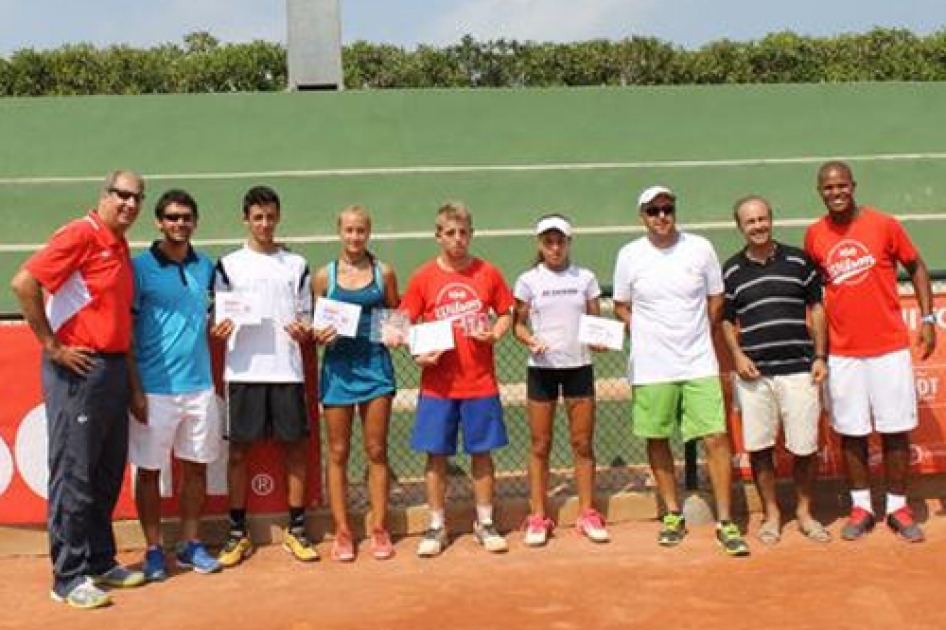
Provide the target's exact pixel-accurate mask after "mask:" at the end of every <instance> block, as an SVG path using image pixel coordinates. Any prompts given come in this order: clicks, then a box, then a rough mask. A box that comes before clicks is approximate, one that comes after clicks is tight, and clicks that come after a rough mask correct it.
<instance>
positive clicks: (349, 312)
mask: <svg viewBox="0 0 946 630" xmlns="http://www.w3.org/2000/svg"><path fill="white" fill-rule="evenodd" d="M359 317H361V306H360V305H359V304H350V303H348V302H340V301H338V300H333V299H331V298H327V297H320V298H319V299H318V300H317V301H316V303H315V312H314V313H313V314H312V327H313V328H315V329H316V330H323V329H325V328H328V327H329V326H332V327H334V328H335V332H336V333H338V335H339V336H340V337H354V336H356V335H357V334H358V318H359Z"/></svg>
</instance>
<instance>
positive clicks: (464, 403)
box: [411, 395, 509, 455]
mask: <svg viewBox="0 0 946 630" xmlns="http://www.w3.org/2000/svg"><path fill="white" fill-rule="evenodd" d="M461 425H462V427H463V450H464V451H465V452H466V453H469V454H471V455H478V454H480V453H488V452H490V451H492V450H495V449H497V448H501V447H503V446H506V445H507V444H509V438H508V437H507V436H506V425H505V423H504V422H503V405H502V403H501V402H499V396H487V397H485V398H435V397H433V396H423V395H422V396H420V398H419V399H418V401H417V421H416V422H415V423H414V431H413V432H412V433H411V448H412V449H414V450H415V451H421V452H424V453H431V454H433V455H456V454H457V433H458V429H459V428H460V426H461Z"/></svg>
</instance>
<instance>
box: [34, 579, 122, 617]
mask: <svg viewBox="0 0 946 630" xmlns="http://www.w3.org/2000/svg"><path fill="white" fill-rule="evenodd" d="M49 596H50V597H52V598H53V600H54V601H57V602H61V603H64V604H68V605H70V606H72V607H73V608H79V609H82V610H91V609H93V608H102V607H103V606H108V605H109V604H111V603H112V600H111V598H110V597H109V596H108V593H106V592H105V591H103V590H102V589H100V588H98V587H97V586H96V585H95V583H94V582H93V581H92V578H85V580H83V581H82V582H80V583H79V584H77V585H76V586H74V587H72V590H71V591H69V592H68V593H67V594H65V595H60V594H59V593H57V592H56V591H55V590H52V591H49Z"/></svg>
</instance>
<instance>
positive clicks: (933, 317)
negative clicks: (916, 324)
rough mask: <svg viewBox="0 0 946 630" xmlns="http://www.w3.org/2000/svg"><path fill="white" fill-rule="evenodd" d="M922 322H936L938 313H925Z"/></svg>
mask: <svg viewBox="0 0 946 630" xmlns="http://www.w3.org/2000/svg"><path fill="white" fill-rule="evenodd" d="M920 323H923V324H935V323H936V315H934V314H933V313H930V314H929V315H924V316H923V317H921V318H920Z"/></svg>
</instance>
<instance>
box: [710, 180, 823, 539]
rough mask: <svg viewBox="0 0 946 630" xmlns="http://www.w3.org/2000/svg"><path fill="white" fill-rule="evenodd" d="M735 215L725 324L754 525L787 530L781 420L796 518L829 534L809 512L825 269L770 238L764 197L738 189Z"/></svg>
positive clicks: (763, 533)
mask: <svg viewBox="0 0 946 630" xmlns="http://www.w3.org/2000/svg"><path fill="white" fill-rule="evenodd" d="M733 216H734V218H735V220H736V224H737V226H738V227H739V231H740V232H742V235H743V236H744V237H745V239H746V246H745V247H744V248H743V249H742V250H741V251H739V252H738V253H736V254H735V255H734V256H732V258H730V259H729V260H728V261H726V264H725V265H723V283H724V285H725V288H726V294H725V307H724V311H723V334H724V337H725V339H726V345H727V346H728V347H729V352H730V354H732V357H733V360H734V361H735V368H736V372H737V375H738V377H737V379H736V388H735V389H736V391H735V394H736V399H737V401H738V405H739V408H740V409H741V411H742V434H743V444H744V446H745V449H746V451H748V452H749V457H750V461H751V463H752V473H753V476H754V477H755V482H756V486H757V488H758V489H759V495H760V496H761V498H762V503H763V507H764V510H765V514H764V518H763V522H762V525H761V527H760V528H759V532H758V534H757V535H758V537H759V540H760V542H762V543H764V544H769V545H771V544H775V543H777V542H778V541H779V539H780V537H781V514H780V511H779V506H778V502H777V500H776V493H775V461H774V456H773V455H774V448H775V441H776V435H777V433H778V428H779V424H781V425H782V427H783V429H784V432H785V448H786V449H787V450H788V451H789V452H790V453H792V455H794V458H795V461H794V467H793V477H794V481H795V491H796V493H797V497H798V500H797V504H796V507H795V516H796V518H797V519H798V528H799V529H800V530H801V532H802V533H803V534H805V535H806V536H807V537H808V538H810V539H811V540H814V541H817V542H828V541H829V540H830V539H831V537H830V534H829V533H828V531H827V530H826V529H825V528H824V526H822V525H821V523H819V522H818V521H817V520H815V519H814V518H813V517H812V515H811V495H812V485H813V482H814V477H815V472H816V470H817V457H816V454H817V452H818V419H819V417H820V415H821V406H820V404H819V401H818V388H819V385H820V384H821V383H822V382H823V381H824V379H825V377H826V376H827V373H828V372H827V363H826V356H825V351H826V347H825V344H826V333H825V314H824V307H823V306H822V302H821V297H822V284H821V277H820V275H819V274H818V271H817V269H816V268H815V266H814V263H812V261H811V259H810V258H808V256H807V255H806V254H805V253H804V252H803V251H801V250H800V249H798V248H796V247H790V246H788V245H784V244H782V243H779V242H777V241H775V240H773V238H772V207H771V206H770V205H769V203H768V202H767V201H766V200H765V199H763V198H762V197H758V196H750V197H745V198H743V199H740V200H739V201H737V202H736V204H735V207H734V209H733ZM809 313H810V324H809V323H808V320H807V317H808V315H809ZM737 326H738V328H737Z"/></svg>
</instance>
